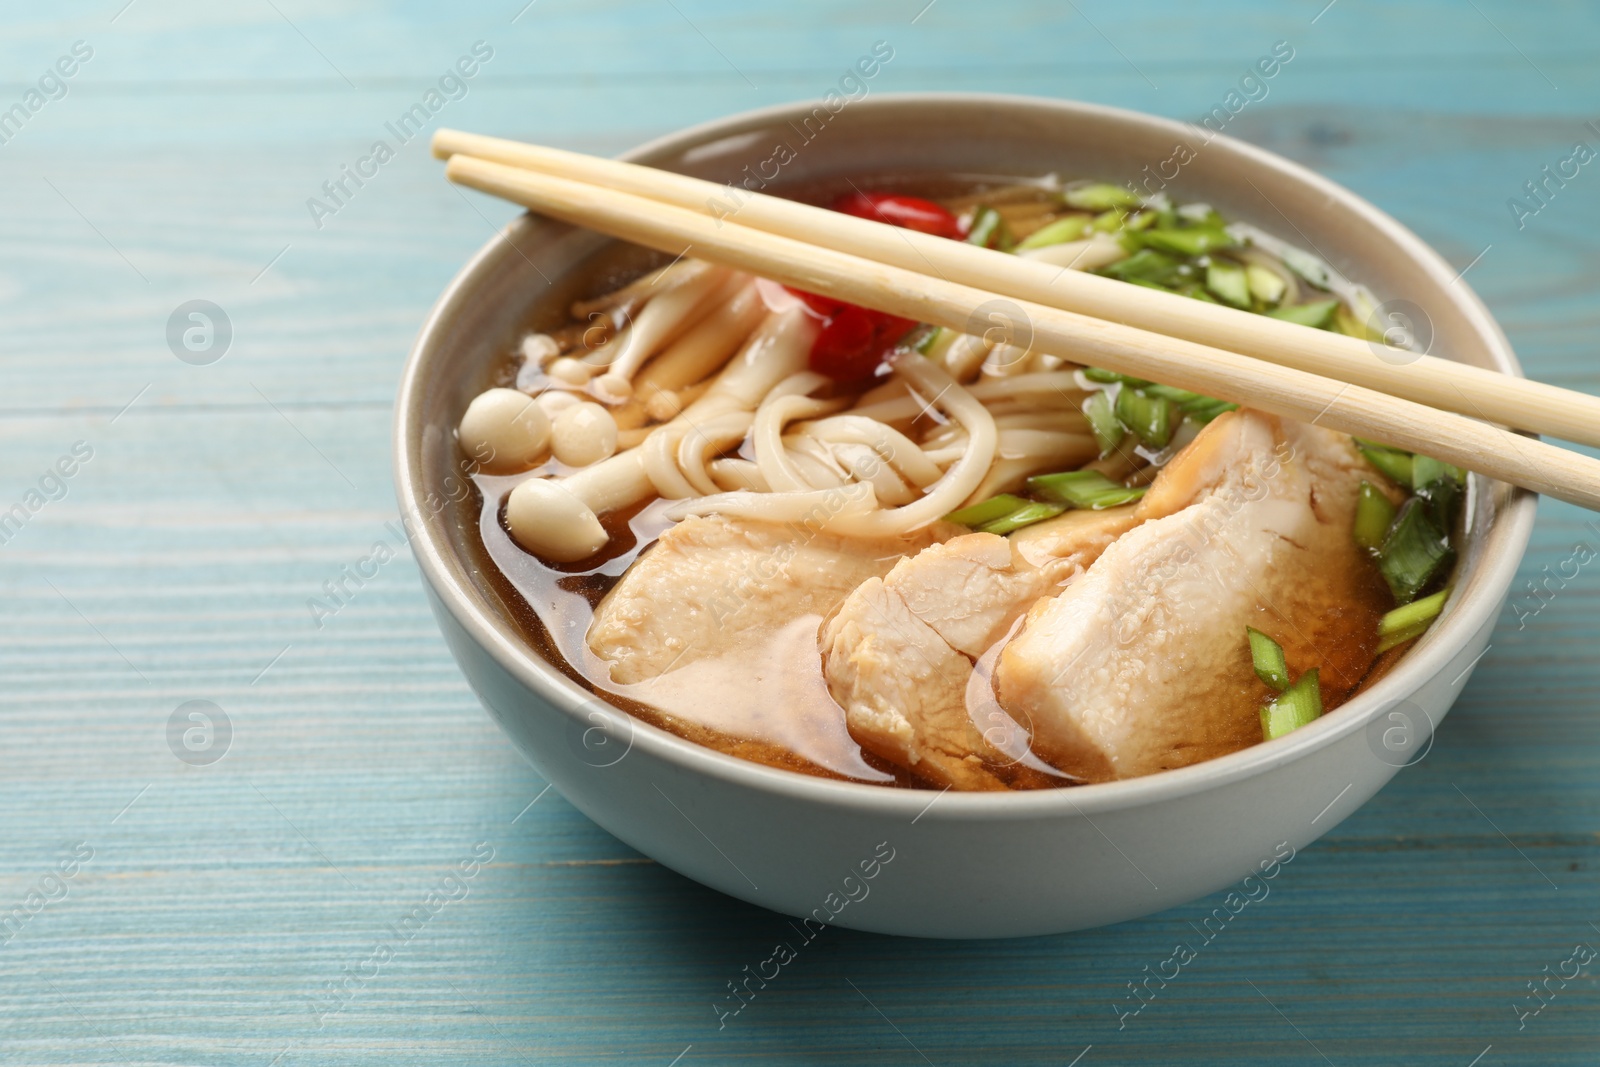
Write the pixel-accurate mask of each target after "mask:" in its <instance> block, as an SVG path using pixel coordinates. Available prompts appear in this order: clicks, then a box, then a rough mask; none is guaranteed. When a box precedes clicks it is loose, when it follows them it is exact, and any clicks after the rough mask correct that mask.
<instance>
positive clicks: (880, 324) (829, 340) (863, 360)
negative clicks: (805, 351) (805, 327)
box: [810, 304, 916, 382]
mask: <svg viewBox="0 0 1600 1067" xmlns="http://www.w3.org/2000/svg"><path fill="white" fill-rule="evenodd" d="M915 325H916V323H914V322H912V321H911V320H910V319H902V318H898V317H896V316H894V315H886V314H884V313H883V312H881V311H872V310H869V309H867V308H864V307H858V306H857V305H855V304H843V305H841V306H840V308H839V310H838V312H837V313H836V314H835V315H833V317H832V318H830V319H829V320H828V322H827V324H826V325H825V326H823V327H822V332H821V333H819V334H818V335H817V339H816V341H815V342H813V343H812V345H811V358H810V364H811V369H812V370H814V371H816V372H817V373H818V374H826V375H827V376H828V377H830V378H832V379H833V380H834V381H836V382H859V381H862V380H863V379H866V378H870V377H872V375H873V373H874V372H875V371H877V369H878V364H879V363H881V362H883V357H884V355H885V354H887V353H888V351H889V350H890V349H891V348H893V347H894V344H895V342H896V341H898V340H900V338H902V337H904V336H905V335H906V332H907V331H908V330H910V329H911V327H913V326H915Z"/></svg>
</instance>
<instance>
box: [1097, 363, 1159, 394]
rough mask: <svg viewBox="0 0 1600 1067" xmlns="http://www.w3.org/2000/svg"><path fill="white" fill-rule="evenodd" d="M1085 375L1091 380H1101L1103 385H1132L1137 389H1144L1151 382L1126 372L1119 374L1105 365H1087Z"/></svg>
mask: <svg viewBox="0 0 1600 1067" xmlns="http://www.w3.org/2000/svg"><path fill="white" fill-rule="evenodd" d="M1083 376H1084V377H1085V378H1087V379H1089V380H1090V381H1091V382H1099V383H1101V384H1102V385H1117V384H1121V385H1131V386H1133V387H1134V388H1135V389H1143V388H1144V387H1145V386H1147V385H1149V384H1150V383H1149V382H1147V381H1145V380H1144V379H1143V378H1134V377H1130V376H1129V375H1126V374H1118V373H1117V372H1116V371H1114V370H1106V369H1104V368H1103V367H1085V368H1083Z"/></svg>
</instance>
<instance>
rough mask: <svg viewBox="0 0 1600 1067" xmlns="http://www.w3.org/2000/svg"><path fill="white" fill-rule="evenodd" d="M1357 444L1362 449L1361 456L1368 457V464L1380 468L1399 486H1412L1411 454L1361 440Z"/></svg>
mask: <svg viewBox="0 0 1600 1067" xmlns="http://www.w3.org/2000/svg"><path fill="white" fill-rule="evenodd" d="M1356 444H1357V445H1359V446H1360V448H1361V454H1362V455H1363V456H1366V457H1367V462H1368V463H1370V464H1372V465H1373V466H1374V467H1376V468H1378V469H1379V470H1380V471H1382V472H1383V473H1384V474H1385V475H1387V476H1388V478H1389V480H1390V481H1391V482H1393V483H1395V484H1396V485H1399V486H1409V485H1410V484H1411V469H1412V462H1411V461H1412V456H1411V453H1410V452H1401V451H1399V450H1398V449H1393V448H1384V447H1383V446H1382V445H1375V444H1372V443H1371V442H1370V441H1362V440H1360V439H1359V438H1358V439H1357V441H1356Z"/></svg>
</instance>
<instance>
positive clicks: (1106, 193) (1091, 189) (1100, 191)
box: [1061, 182, 1144, 211]
mask: <svg viewBox="0 0 1600 1067" xmlns="http://www.w3.org/2000/svg"><path fill="white" fill-rule="evenodd" d="M1061 199H1062V201H1063V202H1064V203H1065V204H1066V205H1067V206H1068V207H1075V208H1077V209H1078V210H1079V211H1109V210H1110V209H1112V208H1114V207H1141V206H1143V204H1144V200H1143V199H1142V198H1141V197H1140V196H1139V194H1138V193H1135V192H1134V191H1133V190H1131V189H1125V188H1123V187H1122V186H1120V185H1112V184H1111V183H1110V182H1094V183H1091V184H1089V185H1079V186H1075V187H1073V188H1071V189H1066V190H1063V191H1062V193H1061Z"/></svg>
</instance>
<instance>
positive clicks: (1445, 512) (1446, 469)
mask: <svg viewBox="0 0 1600 1067" xmlns="http://www.w3.org/2000/svg"><path fill="white" fill-rule="evenodd" d="M1466 476H1467V472H1466V471H1464V470H1462V469H1461V468H1460V467H1456V466H1453V465H1451V464H1449V463H1445V462H1444V461H1442V460H1437V459H1434V458H1433V457H1432V456H1424V455H1420V454H1419V455H1417V456H1415V457H1413V459H1412V461H1411V488H1412V491H1414V492H1415V493H1416V494H1417V495H1418V496H1420V497H1422V498H1423V499H1424V500H1426V501H1428V503H1429V504H1430V505H1432V507H1433V521H1434V523H1435V524H1436V525H1437V526H1438V527H1439V528H1440V529H1441V530H1443V531H1444V532H1445V533H1447V534H1448V533H1449V532H1450V531H1451V530H1453V529H1454V528H1455V525H1456V512H1457V511H1458V510H1459V505H1460V503H1461V495H1462V492H1463V490H1464V488H1465V486H1464V485H1463V482H1464V481H1465V479H1466Z"/></svg>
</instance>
